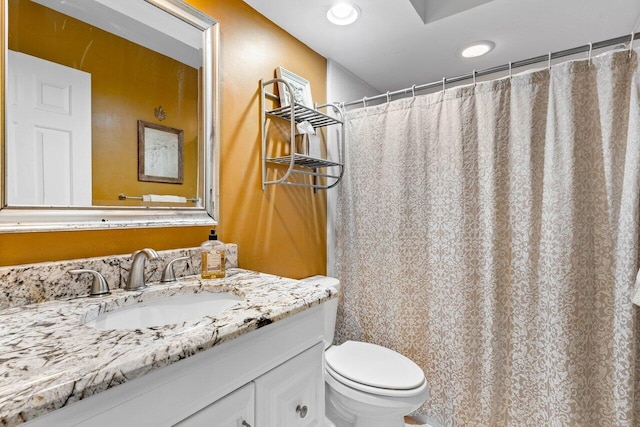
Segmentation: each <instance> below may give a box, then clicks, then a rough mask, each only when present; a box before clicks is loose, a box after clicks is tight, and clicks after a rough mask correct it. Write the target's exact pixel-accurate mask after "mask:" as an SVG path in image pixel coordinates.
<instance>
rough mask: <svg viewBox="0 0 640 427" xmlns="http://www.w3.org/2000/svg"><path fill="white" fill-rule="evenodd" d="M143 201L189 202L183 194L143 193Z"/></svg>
mask: <svg viewBox="0 0 640 427" xmlns="http://www.w3.org/2000/svg"><path fill="white" fill-rule="evenodd" d="M142 201H143V202H162V203H187V198H186V197H182V196H169V195H159V194H143V195H142Z"/></svg>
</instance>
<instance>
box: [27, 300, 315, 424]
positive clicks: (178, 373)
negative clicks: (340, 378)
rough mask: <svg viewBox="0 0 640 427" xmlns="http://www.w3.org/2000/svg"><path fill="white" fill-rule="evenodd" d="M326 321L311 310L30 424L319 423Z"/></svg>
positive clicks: (150, 373)
mask: <svg viewBox="0 0 640 427" xmlns="http://www.w3.org/2000/svg"><path fill="white" fill-rule="evenodd" d="M323 324H324V322H323V313H322V306H321V305H319V306H315V307H312V308H308V309H306V310H304V311H302V312H300V313H297V314H295V315H293V316H290V317H287V318H285V319H281V320H278V321H277V322H274V323H272V324H269V325H267V326H264V327H262V328H259V329H257V330H254V331H253V332H250V333H247V334H244V335H241V336H239V337H237V338H234V339H232V340H229V341H227V342H224V343H221V344H219V345H216V346H214V347H212V348H210V349H208V350H205V351H202V352H200V353H197V354H195V355H193V356H191V357H188V358H186V359H183V360H181V361H178V362H176V363H173V364H170V365H168V366H165V367H163V368H160V369H156V370H154V371H152V372H149V373H147V374H145V375H143V376H141V377H139V378H137V379H135V380H131V381H128V382H125V383H124V384H121V385H118V386H116V387H112V388H110V389H108V390H106V391H103V392H101V393H98V394H96V395H94V396H92V397H89V398H87V399H84V400H81V401H78V402H75V403H73V404H70V405H68V406H66V407H64V408H61V409H58V410H56V411H53V412H50V413H47V414H45V415H42V416H40V417H37V418H35V419H34V420H32V421H30V422H28V423H27V424H26V425H28V426H29V427H57V426H60V427H63V426H64V427H69V426H84V427H101V426H110V427H111V426H118V425H122V426H124V425H135V426H138V427H144V426H149V427H164V426H166V427H169V426H179V427H199V426H212V427H303V426H321V425H323V422H322V420H323V418H324V381H323V353H324V351H323V350H324V345H323V341H322V340H323Z"/></svg>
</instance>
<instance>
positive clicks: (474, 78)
mask: <svg viewBox="0 0 640 427" xmlns="http://www.w3.org/2000/svg"><path fill="white" fill-rule="evenodd" d="M473 87H476V70H473Z"/></svg>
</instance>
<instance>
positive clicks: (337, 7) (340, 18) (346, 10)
mask: <svg viewBox="0 0 640 427" xmlns="http://www.w3.org/2000/svg"><path fill="white" fill-rule="evenodd" d="M359 16H360V9H359V8H358V6H356V5H354V4H351V3H345V2H340V3H336V4H334V5H333V6H331V9H329V11H328V12H327V19H328V20H329V21H330V22H331V23H332V24H336V25H349V24H353V23H354V22H356V19H358V17H359Z"/></svg>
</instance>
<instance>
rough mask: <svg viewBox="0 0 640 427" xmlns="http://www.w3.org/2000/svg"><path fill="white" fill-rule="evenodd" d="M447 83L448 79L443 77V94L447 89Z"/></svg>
mask: <svg viewBox="0 0 640 427" xmlns="http://www.w3.org/2000/svg"><path fill="white" fill-rule="evenodd" d="M446 83H447V78H446V77H443V78H442V91H443V92H444V91H445V90H446V89H447V87H446Z"/></svg>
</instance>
